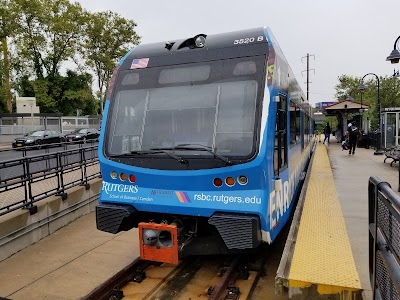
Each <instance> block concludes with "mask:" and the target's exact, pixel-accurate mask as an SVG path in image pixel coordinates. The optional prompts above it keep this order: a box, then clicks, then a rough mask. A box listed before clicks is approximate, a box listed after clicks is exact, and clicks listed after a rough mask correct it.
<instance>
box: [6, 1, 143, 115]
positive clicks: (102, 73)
mask: <svg viewBox="0 0 400 300" xmlns="http://www.w3.org/2000/svg"><path fill="white" fill-rule="evenodd" d="M135 27H136V23H135V22H134V21H133V20H127V19H124V18H122V17H121V16H120V15H118V14H116V13H114V12H111V11H106V12H97V13H90V12H88V11H85V10H84V9H82V7H81V6H80V4H79V3H76V2H75V3H72V1H68V0H0V39H1V38H2V37H8V40H9V47H7V49H8V50H9V51H10V54H9V55H7V57H9V62H10V67H11V79H12V81H11V85H12V87H13V88H14V90H16V91H17V92H18V94H19V95H20V96H35V97H36V98H37V103H38V105H39V106H40V110H41V112H47V113H63V114H64V115H75V114H76V111H77V110H79V112H80V114H83V115H85V114H95V113H97V111H98V110H99V105H98V101H96V99H95V97H94V96H93V92H92V88H91V87H92V82H93V80H92V76H91V75H89V74H88V73H87V72H86V71H85V70H88V69H90V70H91V71H92V72H93V73H94V74H95V77H96V79H97V82H98V89H99V91H97V92H96V93H95V94H96V95H98V98H99V99H102V98H103V95H104V89H105V87H106V86H107V84H108V81H109V79H110V77H111V74H112V72H113V69H114V67H115V65H116V63H117V62H118V61H119V60H120V59H122V57H123V56H124V55H125V53H126V52H127V51H128V50H129V49H130V48H132V47H133V46H134V45H136V44H138V42H139V37H138V36H137V34H136V32H135ZM0 49H1V48H0ZM10 49H11V50H10ZM5 57H6V56H4V55H2V52H1V50H0V59H2V60H3V59H4V58H5ZM4 61H5V59H4ZM66 61H74V62H76V63H77V65H78V69H79V70H80V71H79V72H72V71H69V72H67V74H66V76H62V75H60V74H61V73H62V72H60V69H61V67H62V66H63V64H64V63H65V62H66ZM2 63H3V62H2V61H1V63H0V112H1V111H3V107H4V103H5V102H4V101H5V98H6V96H5V95H6V91H5V88H4V75H5V74H4V73H5V72H4V70H3V69H4V68H3V67H1V66H2ZM82 64H83V66H82ZM79 67H82V68H79Z"/></svg>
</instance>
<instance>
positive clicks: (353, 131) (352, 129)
mask: <svg viewBox="0 0 400 300" xmlns="http://www.w3.org/2000/svg"><path fill="white" fill-rule="evenodd" d="M349 125H350V124H349ZM347 132H348V138H349V145H350V146H349V155H351V154H353V155H354V152H355V150H356V145H357V141H358V137H359V135H360V130H359V129H358V128H357V127H356V125H355V122H353V123H352V124H351V126H349V127H348V131H347Z"/></svg>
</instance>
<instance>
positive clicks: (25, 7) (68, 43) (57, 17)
mask: <svg viewBox="0 0 400 300" xmlns="http://www.w3.org/2000/svg"><path fill="white" fill-rule="evenodd" d="M13 10H14V11H15V12H18V20H19V26H20V32H19V34H18V35H17V37H16V47H17V50H18V53H19V55H20V57H21V58H23V59H25V63H26V64H27V65H28V66H30V67H32V69H33V70H34V74H35V75H36V78H37V79H39V80H42V79H44V78H47V77H50V78H51V77H55V76H56V75H57V74H59V68H60V66H61V64H62V63H63V62H65V61H66V60H68V59H70V58H72V57H73V56H74V54H75V52H76V45H77V43H78V42H79V40H80V39H81V38H82V34H83V30H82V26H83V25H84V13H83V9H82V7H81V6H80V5H79V4H78V3H70V2H69V1H68V0H14V1H13Z"/></svg>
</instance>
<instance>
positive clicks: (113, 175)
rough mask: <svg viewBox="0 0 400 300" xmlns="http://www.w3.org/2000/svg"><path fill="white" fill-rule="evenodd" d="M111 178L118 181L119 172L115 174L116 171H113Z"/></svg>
mask: <svg viewBox="0 0 400 300" xmlns="http://www.w3.org/2000/svg"><path fill="white" fill-rule="evenodd" d="M110 176H111V178H112V179H117V177H118V174H117V172H115V171H111V172H110Z"/></svg>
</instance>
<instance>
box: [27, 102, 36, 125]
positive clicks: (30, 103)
mask: <svg viewBox="0 0 400 300" xmlns="http://www.w3.org/2000/svg"><path fill="white" fill-rule="evenodd" d="M28 101H29V105H30V107H31V123H32V124H31V125H32V126H33V102H34V101H35V100H33V99H29V100H28ZM32 130H33V128H32Z"/></svg>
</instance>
